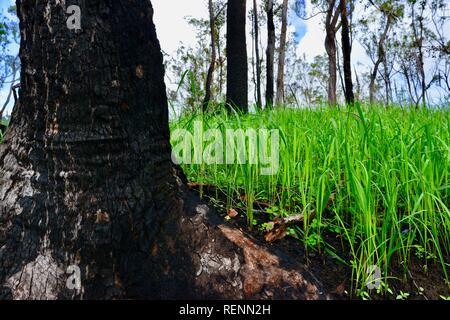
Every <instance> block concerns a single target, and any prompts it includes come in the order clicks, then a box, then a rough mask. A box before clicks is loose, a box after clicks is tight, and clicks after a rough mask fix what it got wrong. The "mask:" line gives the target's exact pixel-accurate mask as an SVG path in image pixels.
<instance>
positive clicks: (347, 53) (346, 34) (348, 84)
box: [341, 1, 355, 105]
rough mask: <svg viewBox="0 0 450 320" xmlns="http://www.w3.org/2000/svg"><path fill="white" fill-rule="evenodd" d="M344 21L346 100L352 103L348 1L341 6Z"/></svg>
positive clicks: (343, 44)
mask: <svg viewBox="0 0 450 320" xmlns="http://www.w3.org/2000/svg"><path fill="white" fill-rule="evenodd" d="M341 21H342V30H341V33H342V59H343V65H344V84H345V101H346V102H347V104H349V105H351V104H353V103H354V102H355V94H354V91H353V80H352V43H351V37H350V24H349V20H348V9H347V3H346V1H344V5H342V6H341Z"/></svg>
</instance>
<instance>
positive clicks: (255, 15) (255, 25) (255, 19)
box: [253, 0, 262, 109]
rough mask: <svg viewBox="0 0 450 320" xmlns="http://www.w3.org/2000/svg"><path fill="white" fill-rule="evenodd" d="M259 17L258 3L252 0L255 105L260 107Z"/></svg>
mask: <svg viewBox="0 0 450 320" xmlns="http://www.w3.org/2000/svg"><path fill="white" fill-rule="evenodd" d="M258 21H259V18H258V5H257V3H256V0H253V28H254V46H255V59H256V107H257V108H258V109H260V108H261V107H262V97H261V58H260V53H259V22H258Z"/></svg>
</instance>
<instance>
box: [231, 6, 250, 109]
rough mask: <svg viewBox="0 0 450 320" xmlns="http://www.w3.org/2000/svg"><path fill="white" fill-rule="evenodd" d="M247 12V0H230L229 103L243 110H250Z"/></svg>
mask: <svg viewBox="0 0 450 320" xmlns="http://www.w3.org/2000/svg"><path fill="white" fill-rule="evenodd" d="M246 14H247V10H246V0H228V10H227V105H228V106H229V107H233V108H235V109H237V110H240V111H242V112H247V111H248V61H247V41H246V31H245V24H246V19H247V16H246Z"/></svg>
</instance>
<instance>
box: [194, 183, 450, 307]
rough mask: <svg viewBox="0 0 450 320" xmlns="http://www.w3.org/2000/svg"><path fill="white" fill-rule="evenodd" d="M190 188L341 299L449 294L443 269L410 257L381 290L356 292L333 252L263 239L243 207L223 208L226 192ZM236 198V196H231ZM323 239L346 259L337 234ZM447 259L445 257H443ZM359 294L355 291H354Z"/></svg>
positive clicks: (428, 297)
mask: <svg viewBox="0 0 450 320" xmlns="http://www.w3.org/2000/svg"><path fill="white" fill-rule="evenodd" d="M189 186H190V189H191V190H193V191H195V192H197V193H198V195H201V197H202V198H203V200H204V201H205V202H207V203H208V204H209V205H210V206H212V207H213V208H214V209H215V210H216V212H217V214H219V215H220V216H221V217H222V218H223V219H224V222H225V223H229V224H231V225H232V226H234V227H236V228H238V229H239V230H241V231H242V232H244V233H246V234H249V235H251V236H252V237H253V238H255V239H257V240H258V241H260V242H261V243H266V244H267V245H268V246H273V247H276V248H278V249H280V250H282V251H283V252H286V253H287V254H288V255H290V256H291V257H292V258H293V259H295V260H296V261H298V262H299V263H301V264H302V265H304V266H306V267H307V268H308V269H309V270H311V272H312V273H313V274H314V275H315V277H316V278H317V279H319V281H320V282H321V283H322V285H323V286H324V289H325V292H330V293H332V294H333V295H334V296H335V297H341V299H372V300H386V299H387V300H441V299H448V297H450V288H449V286H448V285H447V284H446V283H445V281H443V279H444V277H445V276H444V273H443V271H442V267H441V266H440V265H439V264H437V263H432V264H428V265H427V266H426V267H425V266H424V264H423V261H422V260H421V259H419V258H417V257H413V260H412V261H411V262H410V265H409V270H408V272H407V273H406V274H405V270H404V268H403V267H402V266H401V265H399V264H397V265H393V266H392V267H391V269H390V274H389V275H388V278H389V280H388V281H387V282H388V286H387V287H386V288H385V290H382V291H378V292H377V290H367V291H365V292H364V293H361V292H359V293H357V292H355V291H354V290H353V286H354V281H352V268H351V267H350V266H349V265H347V264H345V263H342V262H341V261H339V260H338V259H336V256H335V255H331V254H329V253H327V252H319V251H317V250H314V249H308V248H307V247H305V246H304V245H303V243H302V242H299V240H298V239H296V238H295V237H291V236H287V237H285V238H283V239H280V240H278V241H275V242H272V243H267V241H266V237H265V233H264V232H263V231H261V230H258V229H255V228H253V229H251V230H250V229H249V228H248V226H247V218H246V212H245V210H239V209H237V210H236V212H237V215H236V216H234V217H233V218H230V215H229V211H228V210H226V209H225V208H226V201H227V200H226V196H225V195H224V194H222V196H218V193H217V189H216V188H215V187H213V186H203V188H202V190H201V191H200V185H199V184H196V183H190V184H189ZM235 200H236V202H238V201H239V199H235ZM256 219H257V221H258V224H260V225H262V224H264V223H269V222H270V220H269V219H268V216H267V215H257V216H256ZM324 237H325V240H324V241H325V242H326V243H328V244H330V245H331V246H333V248H335V249H337V250H336V251H335V254H336V255H337V256H339V257H340V258H342V259H344V260H350V259H351V255H350V254H349V250H348V246H347V247H346V246H345V244H344V243H343V241H342V240H341V239H339V237H337V236H336V235H333V234H326V235H324ZM447 261H449V260H447ZM358 294H359V295H358Z"/></svg>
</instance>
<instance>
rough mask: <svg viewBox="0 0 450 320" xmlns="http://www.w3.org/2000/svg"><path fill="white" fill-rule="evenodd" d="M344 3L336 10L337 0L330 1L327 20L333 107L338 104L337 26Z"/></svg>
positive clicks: (329, 80) (326, 44) (330, 92)
mask: <svg viewBox="0 0 450 320" xmlns="http://www.w3.org/2000/svg"><path fill="white" fill-rule="evenodd" d="M343 1H344V0H340V3H339V6H338V8H335V6H336V0H328V8H327V15H326V18H325V32H326V37H325V50H326V52H327V56H328V104H329V105H330V106H331V107H334V106H336V104H337V96H336V88H337V62H336V31H337V30H336V26H337V22H338V19H339V13H340V6H341V5H342V3H343Z"/></svg>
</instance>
